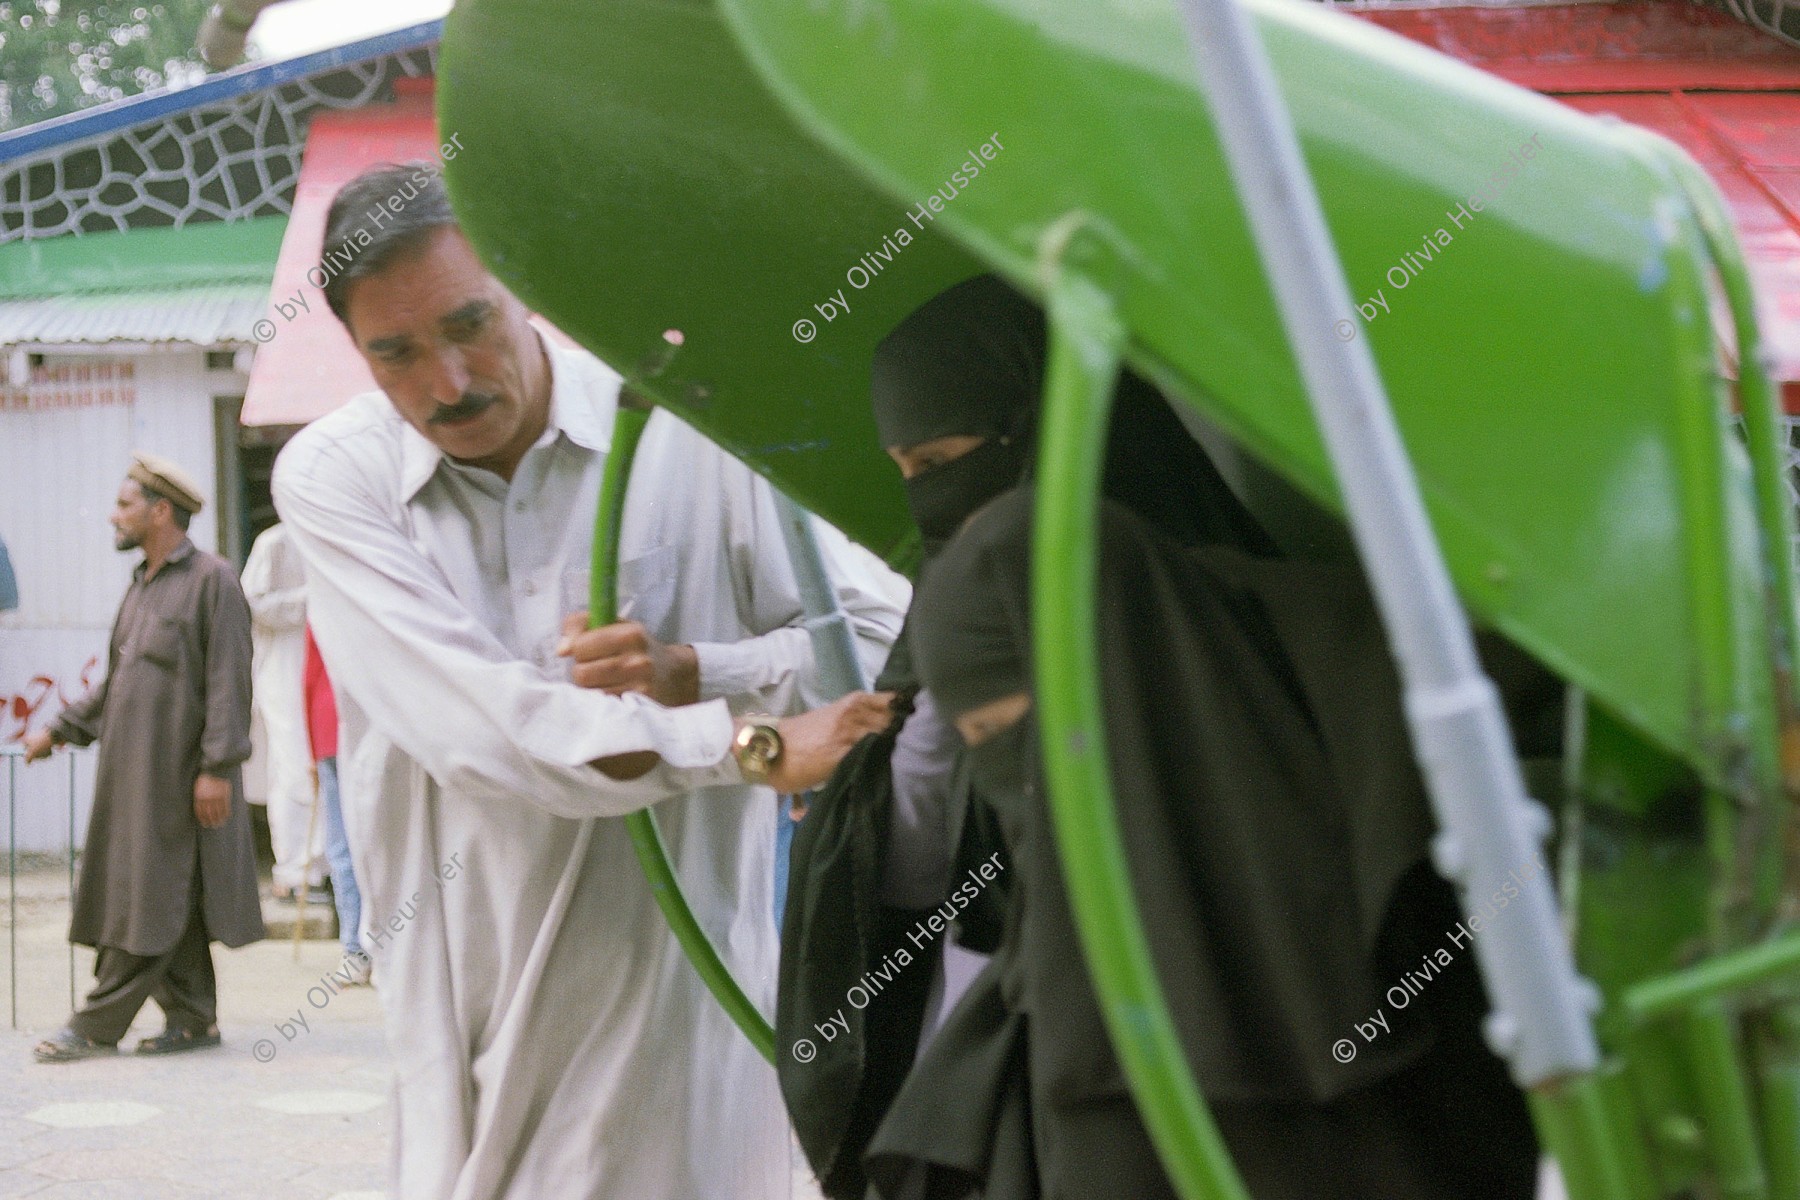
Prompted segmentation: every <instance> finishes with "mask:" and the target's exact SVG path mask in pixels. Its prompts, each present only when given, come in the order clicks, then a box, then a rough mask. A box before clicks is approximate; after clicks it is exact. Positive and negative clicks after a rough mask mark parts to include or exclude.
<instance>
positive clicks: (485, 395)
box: [425, 392, 500, 425]
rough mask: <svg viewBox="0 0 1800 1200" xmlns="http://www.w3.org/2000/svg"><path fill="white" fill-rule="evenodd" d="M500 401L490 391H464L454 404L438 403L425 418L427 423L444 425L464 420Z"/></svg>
mask: <svg viewBox="0 0 1800 1200" xmlns="http://www.w3.org/2000/svg"><path fill="white" fill-rule="evenodd" d="M498 403H500V397H498V396H496V395H494V394H493V393H491V392H464V393H463V396H462V399H460V400H458V401H457V402H456V403H455V404H440V405H438V407H437V411H436V412H434V413H432V414H431V415H430V416H429V417H427V418H425V423H426V424H427V425H446V424H450V423H452V422H456V421H466V420H468V419H469V418H470V417H472V416H475V415H476V414H477V413H481V412H486V411H487V410H488V409H490V408H492V407H493V406H494V405H496V404H498Z"/></svg>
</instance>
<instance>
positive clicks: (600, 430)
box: [389, 326, 619, 503]
mask: <svg viewBox="0 0 1800 1200" xmlns="http://www.w3.org/2000/svg"><path fill="white" fill-rule="evenodd" d="M532 332H533V333H536V334H537V336H538V341H539V342H540V343H541V344H542V345H543V347H544V353H545V357H546V359H547V360H548V361H549V364H550V425H549V428H548V429H547V430H546V431H545V432H546V436H554V435H557V434H560V435H562V436H564V437H567V438H568V439H569V440H570V441H571V442H574V443H575V444H576V445H577V446H580V447H581V448H582V449H584V450H590V451H592V452H594V453H596V454H604V453H606V451H607V449H608V448H609V447H610V446H611V445H612V427H613V416H614V414H615V413H617V412H618V408H619V377H618V376H617V375H616V374H614V373H613V372H612V371H611V370H610V369H609V368H607V367H606V365H605V364H604V363H601V362H600V361H599V360H598V359H590V358H589V356H587V355H585V354H582V353H581V352H579V351H574V350H565V349H563V348H562V347H560V346H556V345H553V344H552V343H551V342H550V340H549V339H548V338H546V337H545V336H544V334H543V332H542V331H541V330H539V329H537V327H536V326H533V327H532ZM595 368H599V369H598V371H596V370H595ZM389 403H390V404H391V403H392V401H389ZM444 457H445V455H444V452H443V451H442V450H439V449H438V448H437V447H436V446H435V445H433V444H432V442H431V439H429V438H427V437H426V436H425V435H424V434H422V433H420V432H419V431H418V430H417V429H414V428H413V426H412V422H410V421H407V420H406V419H405V418H404V417H402V418H401V432H400V493H401V499H402V500H403V501H404V502H406V503H411V502H412V499H413V497H415V496H417V495H418V494H419V490H420V489H421V488H423V487H424V486H425V485H426V484H427V483H430V482H431V477H432V476H433V475H435V474H437V469H438V467H439V466H440V465H441V464H442V463H443V461H444Z"/></svg>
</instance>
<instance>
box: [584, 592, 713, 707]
mask: <svg viewBox="0 0 1800 1200" xmlns="http://www.w3.org/2000/svg"><path fill="white" fill-rule="evenodd" d="M556 652H557V654H559V655H561V656H563V657H564V658H573V659H574V660H575V666H574V667H573V668H572V669H571V671H570V677H571V678H572V679H573V680H574V681H575V682H576V683H577V684H579V685H580V686H582V687H585V688H597V689H599V690H600V691H603V692H611V693H612V694H613V695H615V696H618V695H621V694H623V693H625V692H642V693H643V694H644V695H646V696H648V697H650V698H651V699H652V700H654V701H656V702H657V703H658V704H661V705H664V706H665V707H668V708H679V707H680V706H681V705H683V704H697V703H699V701H700V656H699V655H697V654H695V653H694V648H693V647H692V646H682V645H669V644H666V643H663V642H659V641H657V640H656V639H655V638H653V637H651V636H650V632H649V630H647V629H645V628H644V627H643V626H642V625H640V624H638V623H637V622H636V621H619V622H616V623H614V624H612V625H602V626H601V627H600V628H598V629H589V628H588V627H587V614H586V613H570V614H569V615H568V616H567V617H565V618H563V639H562V641H561V642H560V643H558V645H557V647H556Z"/></svg>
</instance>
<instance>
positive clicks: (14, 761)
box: [0, 746, 78, 1029]
mask: <svg viewBox="0 0 1800 1200" xmlns="http://www.w3.org/2000/svg"><path fill="white" fill-rule="evenodd" d="M77 753H78V752H76V751H72V750H69V749H67V748H65V749H64V751H63V758H64V759H65V760H66V761H67V762H68V765H69V776H68V779H69V782H68V807H69V847H68V850H69V853H68V858H69V910H70V911H71V912H73V911H74V908H75V759H76V754H77ZM24 757H25V750H24V747H22V746H0V759H5V760H6V982H7V990H8V992H9V993H10V1009H9V1014H10V1021H11V1024H12V1028H14V1029H17V1028H18V1027H19V811H18V810H19V804H18V797H19V763H20V761H21V760H22V759H24ZM69 1011H70V1012H73V1011H75V943H73V942H70V943H69Z"/></svg>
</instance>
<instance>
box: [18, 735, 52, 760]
mask: <svg viewBox="0 0 1800 1200" xmlns="http://www.w3.org/2000/svg"><path fill="white" fill-rule="evenodd" d="M55 748H56V739H55V738H53V737H51V736H50V731H49V730H48V729H40V730H38V731H37V732H36V733H29V734H26V735H25V761H26V762H28V763H29V762H36V761H37V760H38V759H40V758H49V757H50V751H51V750H53V749H55Z"/></svg>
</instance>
